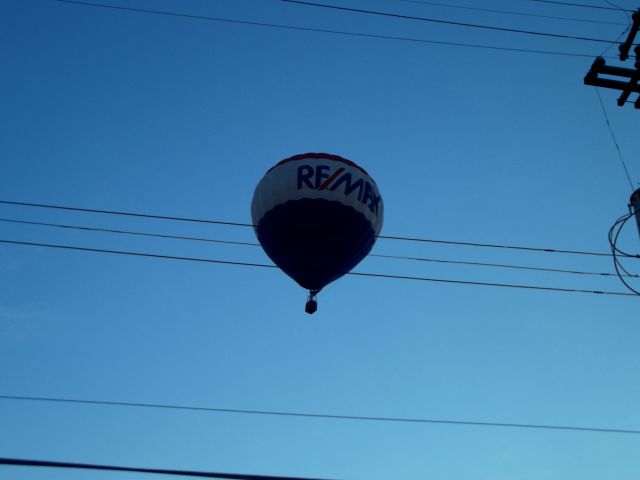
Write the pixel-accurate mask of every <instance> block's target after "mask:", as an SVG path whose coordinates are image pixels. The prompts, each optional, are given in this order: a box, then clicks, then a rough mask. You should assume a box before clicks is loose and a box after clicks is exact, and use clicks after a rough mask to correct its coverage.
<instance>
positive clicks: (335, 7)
mask: <svg viewBox="0 0 640 480" xmlns="http://www.w3.org/2000/svg"><path fill="white" fill-rule="evenodd" d="M280 1H281V2H286V3H294V4H297V5H304V6H307V7H318V8H327V9H331V10H340V11H344V12H352V13H364V14H367V15H377V16H382V17H390V18H400V19H403V20H417V21H421V22H429V23H439V24H443V25H455V26H458V27H469V28H480V29H485V30H494V31H499V32H509V33H522V34H526V35H537V36H542V37H553V38H562V39H569V40H582V41H587V42H599V43H611V40H604V39H601V38H591V37H578V36H574V35H565V34H561V33H548V32H537V31H533V30H521V29H518V28H506V27H495V26H492V25H480V24H476V23H466V22H456V21H452V20H440V19H436V18H427V17H415V16H412V15H401V14H398V13H389V12H380V11H376V10H364V9H360V8H351V7H341V6H338V5H326V4H324V3H313V2H305V1H302V0H280Z"/></svg>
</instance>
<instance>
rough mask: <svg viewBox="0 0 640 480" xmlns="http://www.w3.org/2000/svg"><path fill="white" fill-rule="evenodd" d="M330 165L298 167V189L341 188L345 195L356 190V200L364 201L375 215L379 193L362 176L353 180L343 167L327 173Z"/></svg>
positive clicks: (378, 202) (331, 189) (333, 189)
mask: <svg viewBox="0 0 640 480" xmlns="http://www.w3.org/2000/svg"><path fill="white" fill-rule="evenodd" d="M330 170H331V167H329V166H328V165H318V166H316V167H315V168H314V167H312V166H310V165H301V166H299V167H298V190H300V189H301V188H303V186H304V187H306V188H310V189H312V190H329V191H331V192H333V191H335V190H337V189H338V188H342V190H341V191H343V192H344V195H345V196H349V195H351V194H352V193H353V192H355V191H357V196H358V201H360V202H361V203H364V204H365V205H366V206H367V207H369V210H371V211H372V212H373V213H375V214H376V215H377V214H378V208H379V205H380V195H376V192H375V190H374V188H373V185H371V184H370V183H369V182H367V181H366V180H364V179H363V178H358V179H357V180H355V181H353V177H352V176H351V173H349V172H345V169H344V167H340V168H338V169H337V170H336V171H335V172H333V173H331V174H330V173H329V171H330Z"/></svg>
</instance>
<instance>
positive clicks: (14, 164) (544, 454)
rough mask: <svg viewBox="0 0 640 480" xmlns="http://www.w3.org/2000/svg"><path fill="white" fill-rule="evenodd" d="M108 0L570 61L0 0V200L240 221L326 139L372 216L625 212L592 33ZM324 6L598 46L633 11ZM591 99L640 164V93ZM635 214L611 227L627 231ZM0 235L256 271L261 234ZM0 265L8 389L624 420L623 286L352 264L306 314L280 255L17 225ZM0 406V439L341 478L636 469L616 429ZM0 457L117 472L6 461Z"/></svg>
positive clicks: (518, 233)
mask: <svg viewBox="0 0 640 480" xmlns="http://www.w3.org/2000/svg"><path fill="white" fill-rule="evenodd" d="M105 1H106V0H105ZM109 1H111V0H109ZM586 1H588V2H590V3H591V4H594V5H606V4H605V3H603V2H598V1H596V0H585V2H586ZM447 2H449V0H447ZM111 3H112V4H114V5H115V4H117V5H124V6H129V7H135V8H152V9H158V10H167V11H174V12H181V13H188V14H192V15H206V16H213V17H222V18H228V19H237V20H243V21H253V22H266V23H278V24H288V25H296V26H305V27H311V28H324V29H332V30H344V31H352V32H360V33H370V34H377V35H387V36H402V37H412V38H421V39H431V40H439V41H449V42H461V43H475V44H485V45H495V46H502V47H511V48H521V49H538V50H552V51H558V52H577V53H584V54H587V55H588V56H587V57H568V56H553V55H541V54H531V53H516V52H504V51H495V50H485V49H474V48H463V47H452V46H442V45H434V44H425V43H411V42H403V41H393V40H383V39H375V38H363V37H347V36H340V35H331V34H323V33H313V32H304V31H294V30H285V29H274V28H266V27H257V26H248V25H241V24H231V23H221V22H211V21H202V20H194V19H186V18H177V17H171V16H160V15H150V14H143V13H134V12H124V11H116V10H107V9H102V8H96V7H87V6H78V5H71V4H64V3H59V2H54V1H51V0H3V1H2V2H0V65H1V66H2V69H1V70H2V74H1V75H0V155H1V158H2V163H1V165H2V169H1V172H2V193H1V195H0V197H2V199H9V200H18V201H27V202H29V201H31V202H42V203H52V204H61V205H72V206H80V207H89V208H98V209H113V210H128V211H141V212H149V213H158V214H164V215H175V216H190V217H201V218H212V219H220V220H228V221H235V222H250V203H251V198H252V195H253V189H254V187H255V185H256V183H257V182H258V181H259V179H260V178H261V176H262V175H263V173H264V172H265V171H266V170H267V168H269V167H270V166H271V165H273V164H274V163H276V162H277V161H279V160H280V159H282V158H285V157H287V156H290V155H293V154H296V153H301V152H308V151H325V152H330V153H335V154H338V155H342V156H345V157H347V158H350V159H352V160H354V161H356V162H358V163H360V164H361V165H363V166H364V167H365V168H366V169H367V170H368V171H369V172H370V173H371V175H372V176H373V178H375V180H376V182H377V183H378V185H379V187H380V190H381V192H382V195H383V197H384V200H385V225H384V228H383V232H382V233H383V234H386V235H408V236H419V237H427V238H438V239H446V240H461V241H474V242H487V243H506V244H517V245H531V246H542V247H555V248H568V249H579V250H592V251H606V250H607V248H608V243H607V237H606V235H607V230H608V228H609V226H610V225H611V223H612V222H613V221H614V220H615V219H616V218H617V217H618V216H619V215H621V214H623V213H624V212H625V211H626V202H627V200H628V197H629V194H630V189H629V185H628V182H627V180H626V178H625V176H624V173H623V171H622V168H621V166H620V164H619V160H618V158H617V154H616V151H615V148H614V146H613V143H612V141H611V138H610V136H609V133H608V131H607V129H606V125H605V122H604V118H603V115H602V112H601V110H600V105H599V103H598V100H597V97H596V92H595V90H594V89H593V88H592V87H586V86H584V85H583V84H582V80H583V77H584V74H585V73H586V71H587V70H588V68H589V66H590V64H591V62H592V58H593V57H595V56H596V55H598V54H599V53H601V52H602V51H603V50H604V49H605V48H606V45H604V44H601V43H595V42H584V41H575V40H566V39H559V38H538V37H532V36H526V35H519V34H510V33H501V32H495V31H483V30H475V29H470V28H461V27H454V26H446V25H435V24H430V23H422V22H413V21H407V20H399V19H392V18H378V17H369V16H365V15H361V14H354V13H346V12H336V11H325V10H321V9H313V8H310V7H304V6H299V5H293V4H286V3H282V2H278V1H276V0H226V1H225V0H183V1H177V0H155V1H152V0H119V1H117V2H116V1H115V0H114V1H112V2H111ZM331 3H333V4H340V5H344V6H352V7H357V8H370V9H375V10H384V11H393V12H397V13H402V14H406V15H418V16H429V17H434V18H442V19H449V20H456V21H460V22H468V23H483V24H489V25H500V26H508V27H511V28H519V29H527V30H537V31H545V32H555V33H561V34H569V35H578V36H588V37H598V38H605V39H615V38H616V37H617V36H618V35H619V34H620V33H621V31H622V30H623V29H624V24H625V23H626V19H625V16H624V15H623V14H622V13H620V12H616V11H608V10H596V9H587V8H575V7H562V6H557V5H551V4H544V3H541V2H533V1H530V0H491V1H485V2H482V7H487V8H493V9H502V10H512V11H518V12H526V13H533V14H538V15H549V16H564V17H573V18H580V19H585V20H598V21H606V22H612V23H614V24H604V23H597V24H596V23H587V22H577V21H567V20H553V19H548V18H540V17H523V16H515V15H507V14H497V13H488V12H479V11H474V10H468V9H466V10H465V9H454V8H446V7H437V6H433V5H425V4H418V3H411V2H402V1H399V0H368V1H362V0H360V1H359V0H340V1H338V0H331ZM450 3H455V4H457V5H466V6H474V7H478V6H480V4H479V2H472V1H471V0H450ZM619 3H620V4H621V5H623V6H624V7H625V8H629V9H631V8H634V7H636V6H637V5H635V4H634V3H633V2H631V1H630V0H619ZM615 23H622V24H623V25H616V24H615ZM615 53H616V51H615V47H614V48H613V49H611V51H610V52H609V55H615ZM609 61H610V62H613V63H616V61H615V60H609ZM628 64H629V65H628V66H629V67H631V62H628ZM601 93H602V97H603V100H604V102H605V105H606V108H607V111H608V113H609V116H610V120H611V124H612V126H613V128H614V131H615V133H616V135H617V138H618V141H619V144H620V148H621V151H622V153H623V155H624V157H625V159H626V161H627V162H628V164H629V168H630V171H631V175H632V177H633V179H634V181H637V180H638V179H640V163H639V161H638V151H640V136H639V135H638V122H639V120H640V112H639V111H637V110H634V109H633V106H632V105H626V106H625V107H624V108H618V107H617V106H616V105H615V99H616V97H617V94H616V93H615V92H613V91H604V90H603V91H602V92H601ZM0 217H2V218H19V219H23V220H35V221H49V222H59V223H76V224H81V225H88V226H97V227H107V228H123V229H127V228H128V229H134V230H136V229H137V230H148V231H155V232H160V233H168V234H180V235H201V236H210V237H215V238H223V239H229V240H240V241H255V238H254V236H253V232H252V231H251V230H250V229H240V228H237V229H232V228H227V227H214V226H206V225H190V224H179V223H178V224H176V223H168V222H158V221H152V220H141V219H126V218H117V217H104V216H97V215H88V214H80V213H70V212H62V211H51V210H49V211H48V210H40V209H33V208H24V207H9V206H2V207H1V208H0ZM634 228H635V227H633V225H630V228H629V233H628V235H626V236H625V238H624V243H625V246H626V248H628V249H630V250H633V249H635V250H636V251H637V248H638V236H637V234H636V232H635V231H634ZM0 232H1V234H0V237H1V238H8V239H13V240H22V241H32V242H48V243H63V244H69V245H77V246H87V247H95V248H111V249H121V250H132V251H144V252H153V253H161V254H169V255H182V256H194V257H207V258H219V259H227V260H238V261H249V262H251V261H257V262H265V261H268V259H267V258H266V256H265V255H264V254H263V253H262V251H261V250H260V249H257V248H254V247H240V246H229V245H226V246H225V245H208V244H204V245H203V244H198V243H193V242H183V241H170V240H161V239H149V238H130V237H124V236H115V235H106V234H99V233H91V232H78V231H65V230H52V229H46V228H44V227H36V226H25V225H22V226H18V225H8V224H1V225H0ZM374 252H375V253H382V254H395V255H414V256H422V257H430V258H447V259H456V260H470V261H482V262H503V263H514V264H521V265H532V266H542V267H555V268H571V269H580V270H589V271H610V270H611V269H612V266H611V264H610V261H609V260H608V259H607V258H598V257H582V256H579V257H578V256H567V255H564V256H563V255H545V254H536V253H526V252H508V251H494V250H488V249H479V248H463V247H453V246H447V245H433V244H412V243H401V242H393V241H385V240H380V241H379V242H378V244H377V245H376V247H375V248H374ZM357 270H358V271H364V272H378V273H392V274H404V275H418V276H428V277H437V278H445V279H461V280H478V281H489V282H504V283H521V284H531V285H547V286H557V287H568V288H589V289H606V290H615V291H622V290H623V287H622V286H621V285H620V284H619V282H618V280H617V279H615V278H609V277H592V276H572V275H560V274H551V273H542V272H531V271H513V270H512V271H509V270H499V269H491V268H480V267H467V266H459V265H437V264H428V263H412V262H407V261H404V262H402V261H391V260H388V259H382V258H367V259H365V260H364V261H363V263H362V264H361V265H360V266H359V267H358V268H357ZM636 271H637V269H636ZM0 282H1V283H0V291H2V295H1V296H0V365H2V367H0V394H11V395H35V396H52V397H67V398H78V399H96V400H115V401H130V402H153V403H167V404H180V405H198V406H212V407H223V408H241V409H256V410H281V411H296V412H313V413H329V414H345V415H366V416H402V417H419V418H432V419H455V420H470V421H487V422H515V423H541V424H559V425H576V426H592V427H611V428H628V429H640V410H639V409H638V405H640V377H639V375H638V372H639V371H640V353H639V350H638V345H640V323H639V318H638V311H639V308H640V301H639V300H638V299H637V298H635V297H603V296H595V295H583V294H568V293H567V294H562V293H552V292H538V291H529V290H512V289H501V288H491V287H477V286H475V287H474V286H461V285H450V284H431V283H420V282H403V281H397V280H381V279H373V278H359V277H345V278H343V279H341V280H339V281H337V282H335V283H334V284H332V285H331V286H329V287H328V288H326V290H325V291H323V292H322V293H321V295H320V297H319V301H320V310H319V312H318V313H317V314H316V315H314V316H313V317H309V316H307V315H306V314H305V313H304V311H303V305H304V300H305V298H306V293H305V292H304V291H303V290H302V289H301V288H300V287H298V286H297V285H296V284H295V283H294V282H293V281H291V280H290V279H289V278H288V277H286V276H285V275H283V274H282V273H281V272H279V271H277V270H269V269H264V270H260V269H251V268H245V267H231V266H216V265H204V264H193V263H185V262H171V261H161V260H152V259H143V258H133V257H131V258H130V257H121V256H109V255H102V254H89V253H80V252H70V251H58V250H49V249H44V248H27V247H21V246H8V245H4V246H0ZM0 402H1V403H0V456H12V457H23V458H39V459H54V460H67V461H78V462H94V463H113V464H127V465H136V466H152V467H167V468H189V469H209V470H217V471H235V472H245V473H261V474H271V475H299V476H316V477H327V478H340V479H348V480H364V479H367V480H382V479H391V478H393V479H402V480H417V479H423V478H439V479H452V480H457V479H469V478H473V479H474V480H483V479H486V480H495V479H535V480H540V479H567V478H576V479H578V478H579V479H581V480H592V479H601V478H615V479H617V480H626V479H629V480H630V479H636V478H637V477H638V472H639V471H640V456H638V449H639V448H640V436H634V435H615V434H596V433H578V432H564V431H542V430H518V429H506V428H481V427H469V426H451V425H406V424H388V423H387V424H379V423H365V422H347V421H338V420H320V419H300V418H275V417H257V416H242V415H229V414H226V415H225V414H217V413H194V412H175V411H157V410H141V409H130V408H114V407H99V406H78V405H75V406H73V405H60V404H43V403H33V402H17V401H6V400H2V401H0ZM0 477H2V478H5V477H6V478H12V479H16V480H32V479H44V478H47V479H50V478H71V479H73V478H83V479H84V478H96V479H98V478H115V477H114V476H112V475H109V476H104V475H97V474H96V475H93V474H88V473H86V472H83V473H68V472H60V471H59V472H55V473H52V472H47V471H36V470H31V469H8V468H2V467H0ZM118 478H123V479H128V478H142V477H134V476H132V475H129V476H127V475H122V476H120V477H118Z"/></svg>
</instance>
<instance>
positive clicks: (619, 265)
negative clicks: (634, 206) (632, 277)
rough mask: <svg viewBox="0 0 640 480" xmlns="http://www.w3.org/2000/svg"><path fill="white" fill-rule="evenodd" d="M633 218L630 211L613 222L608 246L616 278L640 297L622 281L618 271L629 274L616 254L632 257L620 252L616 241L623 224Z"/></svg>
mask: <svg viewBox="0 0 640 480" xmlns="http://www.w3.org/2000/svg"><path fill="white" fill-rule="evenodd" d="M630 210H631V208H630ZM634 216H635V214H634V213H633V211H630V212H629V213H628V214H625V215H623V216H621V217H620V218H618V219H617V220H616V221H615V222H614V224H613V225H612V226H611V228H610V229H609V244H610V246H611V253H612V255H613V266H614V268H615V270H616V273H617V275H618V277H619V278H620V281H621V282H622V284H623V285H624V286H625V287H626V288H627V289H628V290H629V291H631V292H633V294H635V295H640V290H637V289H636V288H634V287H632V286H631V284H629V282H627V281H626V280H625V279H624V277H625V275H623V274H622V273H620V270H622V271H623V272H624V273H626V274H628V273H629V272H628V271H627V270H626V269H625V268H624V266H623V265H622V263H621V262H620V260H619V258H618V254H620V255H622V256H625V257H631V256H632V255H630V254H628V253H626V252H624V251H622V250H620V249H619V248H618V246H617V244H618V239H619V237H620V233H621V232H622V229H623V228H624V226H625V224H626V223H627V222H628V221H629V219H630V218H632V217H634ZM633 256H637V255H633Z"/></svg>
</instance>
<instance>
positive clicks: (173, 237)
mask: <svg viewBox="0 0 640 480" xmlns="http://www.w3.org/2000/svg"><path fill="white" fill-rule="evenodd" d="M0 222H5V223H15V224H19V225H35V226H41V227H51V228H61V229H71V230H81V231H88V232H101V233H114V234H121V235H131V236H143V237H151V238H162V239H170V240H189V241H196V242H207V243H216V244H231V245H243V246H250V247H260V244H259V243H256V242H238V241H233V240H220V239H216V238H209V237H192V236H183V235H168V234H161V233H152V232H141V231H132V230H120V229H113V228H101V227H87V226H82V225H70V224H60V223H49V222H36V221H30V220H17V219H13V218H0ZM369 256H370V257H376V258H387V259H395V260H409V261H415V262H428V263H443V264H453V265H469V266H478V267H494V268H508V269H518V270H530V271H539V272H549V273H568V274H574V275H596V276H605V277H617V276H618V275H617V274H615V273H609V272H589V271H582V270H567V269H560V268H546V267H530V266H524V265H512V264H504V263H486V262H471V261H462V260H449V259H441V258H425V257H412V256H404V255H384V254H379V253H370V254H369ZM624 276H629V277H635V278H637V277H639V276H640V275H624Z"/></svg>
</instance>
